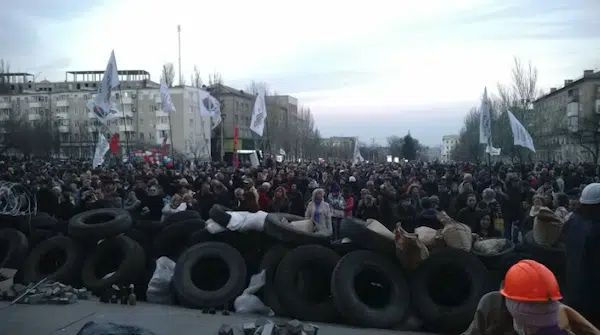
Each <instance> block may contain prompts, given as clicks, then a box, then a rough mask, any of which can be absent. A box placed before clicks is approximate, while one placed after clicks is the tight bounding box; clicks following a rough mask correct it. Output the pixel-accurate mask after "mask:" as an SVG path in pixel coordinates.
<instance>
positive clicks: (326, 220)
mask: <svg viewBox="0 0 600 335" xmlns="http://www.w3.org/2000/svg"><path fill="white" fill-rule="evenodd" d="M317 190H318V189H316V190H314V191H313V195H312V199H311V201H310V202H309V203H308V205H307V206H306V212H305V213H304V217H305V218H307V219H312V220H313V223H314V224H315V231H317V232H320V233H322V234H325V235H327V236H331V235H332V234H333V226H332V224H331V215H332V212H331V207H330V206H329V204H328V203H327V202H325V201H324V200H321V201H320V202H319V203H318V204H317V203H315V201H314V199H315V194H316V191H317ZM321 190H322V189H321ZM316 213H318V221H317V220H316V219H315V217H316V215H315V214H316Z"/></svg>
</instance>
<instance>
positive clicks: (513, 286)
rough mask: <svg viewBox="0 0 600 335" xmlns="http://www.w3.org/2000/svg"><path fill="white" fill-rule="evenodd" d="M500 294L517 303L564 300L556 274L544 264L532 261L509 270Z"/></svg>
mask: <svg viewBox="0 0 600 335" xmlns="http://www.w3.org/2000/svg"><path fill="white" fill-rule="evenodd" d="M500 293H501V294H502V295H503V296H505V297H507V298H509V299H512V300H517V301H539V302H542V301H549V300H560V299H562V295H561V294H560V288H559V286H558V281H557V280H556V277H555V276H554V273H552V271H550V269H548V268H547V267H546V266H544V265H543V264H541V263H538V262H536V261H533V260H530V259H524V260H522V261H520V262H518V263H517V264H515V265H513V266H511V268H510V269H508V272H506V276H505V277H504V285H503V287H502V290H500Z"/></svg>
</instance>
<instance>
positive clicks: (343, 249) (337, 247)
mask: <svg viewBox="0 0 600 335" xmlns="http://www.w3.org/2000/svg"><path fill="white" fill-rule="evenodd" d="M329 247H330V248H331V249H332V250H333V251H335V252H337V253H338V255H340V256H344V255H346V254H348V253H350V252H352V251H357V250H362V249H363V248H361V247H360V246H359V245H357V244H356V243H354V242H352V241H350V242H346V243H344V242H342V240H335V241H332V242H331V244H330V245H329Z"/></svg>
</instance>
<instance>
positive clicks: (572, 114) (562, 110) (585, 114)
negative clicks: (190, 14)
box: [533, 70, 600, 162]
mask: <svg viewBox="0 0 600 335" xmlns="http://www.w3.org/2000/svg"><path fill="white" fill-rule="evenodd" d="M533 110H534V113H535V115H536V118H537V119H539V120H542V121H543V122H540V125H539V127H540V129H538V132H537V133H538V134H537V136H535V137H536V138H535V147H536V151H537V152H536V154H535V158H536V159H540V160H555V161H559V162H561V161H566V160H569V161H573V162H577V161H590V160H591V157H592V156H591V155H590V154H589V152H587V151H586V150H585V149H584V148H583V147H582V146H581V143H580V141H583V142H584V143H585V142H587V141H593V139H591V138H590V139H587V138H586V137H585V136H579V135H578V134H582V130H583V129H586V128H589V127H590V125H589V124H588V123H589V122H590V121H592V122H596V121H595V120H600V72H594V71H593V70H584V71H583V76H582V77H581V78H579V79H576V80H571V79H566V80H565V81H564V85H563V86H562V87H560V88H556V87H554V88H551V89H550V92H549V93H548V94H546V95H543V96H542V97H540V98H538V99H537V100H536V101H534V102H533ZM563 130H566V132H565V131H563Z"/></svg>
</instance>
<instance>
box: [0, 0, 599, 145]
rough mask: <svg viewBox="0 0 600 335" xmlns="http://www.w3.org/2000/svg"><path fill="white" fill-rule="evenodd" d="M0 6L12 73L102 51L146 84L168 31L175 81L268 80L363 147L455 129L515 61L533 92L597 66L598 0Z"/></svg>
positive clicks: (75, 64)
mask: <svg viewBox="0 0 600 335" xmlns="http://www.w3.org/2000/svg"><path fill="white" fill-rule="evenodd" d="M4 2H5V4H3V5H2V9H3V10H2V11H0V58H4V59H7V60H8V61H10V62H11V64H12V67H13V70H21V71H29V72H32V73H38V72H42V74H41V75H40V76H41V77H43V78H47V79H52V80H60V79H62V78H64V77H63V76H64V75H63V73H64V71H66V70H81V69H102V68H104V67H105V64H106V61H107V59H108V56H109V54H110V50H111V49H115V54H116V56H117V62H118V67H119V68H121V69H133V68H140V69H147V70H149V71H151V73H152V74H153V77H154V78H155V79H158V75H159V71H160V66H161V64H162V63H164V62H167V61H170V62H175V61H176V60H177V48H176V43H177V39H176V26H177V24H181V25H182V30H183V33H182V43H183V48H182V53H183V57H182V58H183V70H184V73H188V74H189V73H191V71H192V68H193V66H194V65H197V66H198V67H199V68H200V69H201V71H202V73H203V75H204V76H205V78H206V77H207V76H208V74H209V73H211V72H213V71H218V72H221V73H222V74H223V77H224V78H225V82H226V84H230V85H232V86H237V87H240V88H244V87H245V86H246V85H247V84H248V83H249V82H250V81H251V80H256V81H264V82H267V83H268V85H269V86H270V88H271V89H273V90H275V91H277V92H278V93H281V94H291V95H294V96H296V97H298V98H299V99H300V103H302V104H304V105H306V106H308V107H310V108H311V109H312V111H313V113H314V115H315V119H316V121H317V125H318V127H319V128H320V129H321V131H322V133H323V134H324V135H326V136H331V135H348V136H360V138H361V140H363V141H366V142H370V141H371V138H375V140H376V141H378V142H381V143H383V142H384V141H385V138H386V137H387V136H390V135H404V134H406V132H407V131H409V130H410V131H411V133H412V134H413V135H414V136H415V137H417V138H419V139H420V140H421V141H422V142H423V143H425V144H438V143H439V142H440V141H441V137H442V136H443V135H445V134H451V133H457V132H458V131H459V129H460V127H461V124H462V118H463V117H464V115H465V114H466V113H467V112H468V110H469V108H470V107H471V106H476V105H478V99H479V97H480V96H481V94H482V91H483V87H485V86H487V87H488V89H489V90H490V91H491V92H492V93H493V92H494V91H495V89H496V85H497V83H498V82H501V83H507V82H508V81H509V79H510V78H509V77H510V68H511V66H512V58H513V57H514V56H516V57H519V58H521V59H522V60H524V61H529V60H531V61H532V62H533V63H534V65H536V66H537V67H538V69H539V72H540V75H539V79H540V85H541V87H543V88H546V89H547V88H549V87H551V86H557V85H559V84H560V83H561V82H562V81H563V80H564V79H567V78H576V77H579V76H581V74H582V71H583V69H598V68H600V20H598V14H600V1H597V0H553V1H547V0H546V1H542V0H504V1H501V0H454V1H447V0H421V1H416V2H414V1H405V2H391V1H384V0H371V1H369V2H361V3H356V4H349V3H348V2H346V1H341V0H339V1H338V0H307V1H302V2H296V1H295V2H292V1H276V0H256V1H252V2H247V1H242V0H239V1H237V0H234V1H229V2H191V3H190V2H189V1H183V0H171V1H169V2H168V3H167V5H165V4H166V3H165V2H164V1H159V0H146V1H142V0H121V1H116V0H112V1H111V0H108V1H102V2H101V1H97V0H91V1H85V2H81V1H74V0H54V1H51V2H50V1H43V0H21V1H16V2H8V1H4ZM49 3H52V4H51V5H49ZM392 4H393V5H392ZM165 6H166V7H165ZM234 9H235V10H234ZM188 76H189V75H188Z"/></svg>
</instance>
